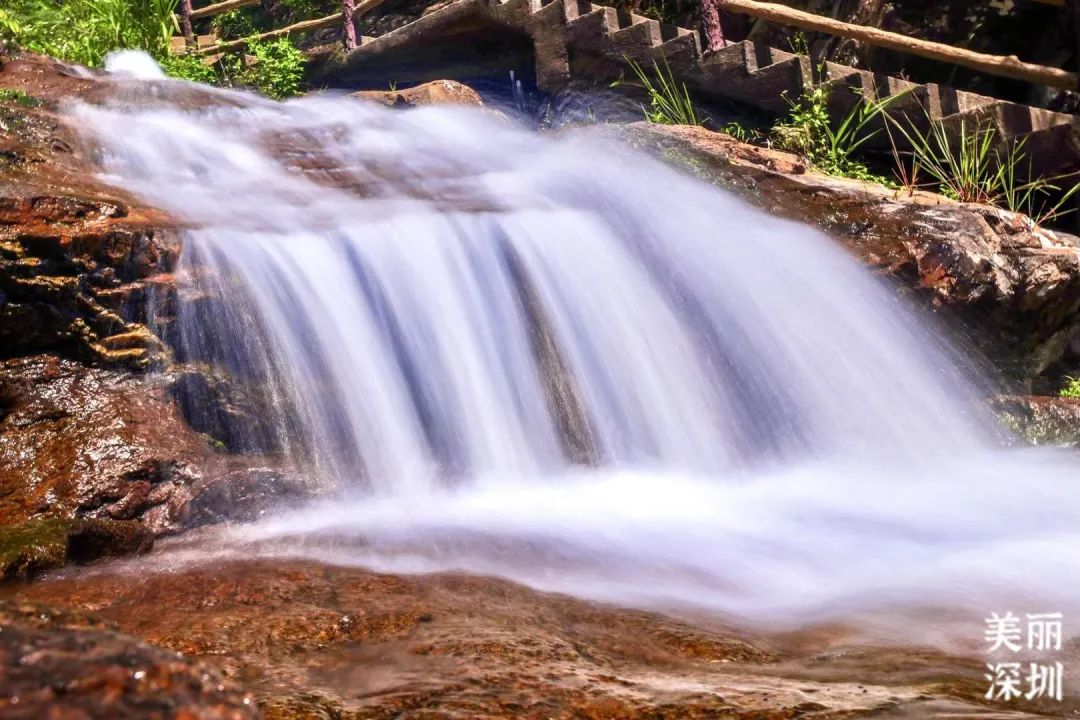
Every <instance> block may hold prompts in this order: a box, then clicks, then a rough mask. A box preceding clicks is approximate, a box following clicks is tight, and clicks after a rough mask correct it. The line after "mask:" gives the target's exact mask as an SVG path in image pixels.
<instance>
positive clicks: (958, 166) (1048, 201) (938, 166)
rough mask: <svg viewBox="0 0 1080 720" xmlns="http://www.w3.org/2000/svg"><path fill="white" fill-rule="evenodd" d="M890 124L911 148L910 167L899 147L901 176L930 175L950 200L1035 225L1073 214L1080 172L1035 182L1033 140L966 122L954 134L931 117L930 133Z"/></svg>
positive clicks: (931, 182) (932, 183)
mask: <svg viewBox="0 0 1080 720" xmlns="http://www.w3.org/2000/svg"><path fill="white" fill-rule="evenodd" d="M890 122H891V124H892V125H894V126H895V127H896V128H897V129H898V131H899V132H900V134H901V135H902V136H903V137H904V139H905V140H906V141H907V144H908V145H909V146H910V147H911V150H910V151H909V152H908V153H906V155H908V156H909V161H908V162H906V163H905V162H904V160H903V155H904V154H905V153H899V152H896V151H895V148H894V156H895V158H896V163H897V166H898V170H897V175H898V176H904V177H910V178H916V177H917V176H918V175H919V174H920V173H921V172H925V173H926V174H927V175H928V176H929V179H930V180H929V183H928V185H929V186H930V187H931V188H932V189H936V190H937V191H938V192H940V193H941V194H942V195H945V196H946V197H949V198H952V199H953V200H957V201H959V202H966V203H982V204H985V205H992V206H994V207H999V208H1003V209H1005V210H1009V211H1011V212H1015V213H1021V214H1024V215H1027V216H1028V217H1029V218H1031V220H1032V222H1033V223H1034V224H1035V225H1042V224H1044V223H1047V222H1050V221H1052V220H1055V219H1057V218H1059V217H1061V216H1063V215H1066V214H1068V213H1069V212H1072V209H1068V210H1062V208H1063V207H1064V206H1065V204H1066V203H1067V202H1068V201H1069V199H1071V198H1072V197H1073V196H1074V195H1075V194H1076V193H1077V192H1078V191H1080V182H1075V179H1076V176H1077V173H1068V174H1065V175H1057V176H1053V177H1033V173H1032V165H1031V161H1030V159H1029V158H1028V155H1027V152H1026V150H1025V144H1026V142H1027V138H1020V139H1018V140H1011V141H1005V140H1002V139H1001V138H1000V137H999V136H998V134H997V130H996V129H995V128H994V126H993V125H990V124H986V123H974V124H972V123H969V122H966V121H965V120H963V119H961V121H960V123H959V126H958V128H957V131H956V132H955V133H950V132H949V131H948V130H947V129H946V127H945V125H944V123H942V122H941V121H939V120H932V119H930V117H929V115H927V117H926V123H925V124H926V125H927V126H928V129H926V130H921V129H920V128H919V127H918V126H916V124H915V123H914V122H911V121H907V122H902V121H900V120H896V119H890ZM1025 166H1026V167H1025ZM1070 179H1072V180H1074V182H1073V183H1072V184H1071V185H1070V184H1067V183H1066V182H1065V181H1067V180H1070ZM911 182H912V183H914V182H915V181H914V180H912V181H911Z"/></svg>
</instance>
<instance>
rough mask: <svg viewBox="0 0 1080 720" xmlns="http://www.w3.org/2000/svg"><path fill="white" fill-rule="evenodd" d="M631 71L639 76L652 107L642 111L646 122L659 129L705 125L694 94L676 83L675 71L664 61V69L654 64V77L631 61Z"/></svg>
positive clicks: (628, 60) (684, 86) (654, 62)
mask: <svg viewBox="0 0 1080 720" xmlns="http://www.w3.org/2000/svg"><path fill="white" fill-rule="evenodd" d="M627 63H629V65H630V68H631V69H632V70H633V71H634V74H635V75H637V79H638V82H640V83H641V86H642V87H643V88H644V89H645V92H646V93H648V95H649V107H648V108H645V107H642V110H643V111H644V113H645V119H646V120H648V121H649V122H651V123H656V124H658V125H701V124H702V123H701V120H699V119H698V116H697V113H696V112H695V110H694V103H693V101H692V100H691V99H690V93H689V91H688V90H687V89H686V85H685V84H684V83H678V82H676V80H675V76H674V74H673V73H672V72H671V68H670V67H669V66H668V64H667V60H665V61H664V66H663V67H660V65H659V64H658V63H657V62H656V61H655V60H654V61H653V72H652V76H651V77H650V75H649V73H646V72H645V69H644V68H642V67H641V66H640V65H638V64H637V63H636V62H634V61H633V60H630V59H629V58H627Z"/></svg>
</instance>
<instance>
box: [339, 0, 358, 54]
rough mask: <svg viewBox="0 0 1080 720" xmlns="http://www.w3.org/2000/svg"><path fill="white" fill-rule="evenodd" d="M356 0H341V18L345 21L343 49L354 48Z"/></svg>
mask: <svg viewBox="0 0 1080 720" xmlns="http://www.w3.org/2000/svg"><path fill="white" fill-rule="evenodd" d="M355 16H356V0H341V18H342V20H343V21H344V22H345V49H346V50H355V49H356V19H355Z"/></svg>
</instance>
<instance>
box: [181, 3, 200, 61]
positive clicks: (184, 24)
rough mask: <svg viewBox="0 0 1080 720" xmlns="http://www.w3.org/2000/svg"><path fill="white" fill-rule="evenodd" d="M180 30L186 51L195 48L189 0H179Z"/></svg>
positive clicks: (195, 41)
mask: <svg viewBox="0 0 1080 720" xmlns="http://www.w3.org/2000/svg"><path fill="white" fill-rule="evenodd" d="M180 30H181V31H182V32H183V33H184V45H186V46H187V49H188V52H194V51H195V50H197V49H198V46H197V40H196V39H195V30H194V29H193V28H192V26H191V0H180Z"/></svg>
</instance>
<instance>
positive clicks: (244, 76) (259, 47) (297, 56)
mask: <svg viewBox="0 0 1080 720" xmlns="http://www.w3.org/2000/svg"><path fill="white" fill-rule="evenodd" d="M247 50H248V52H249V53H251V55H252V56H253V61H252V62H251V64H248V63H247V62H246V61H245V58H244V57H243V55H235V54H230V55H227V56H226V57H225V58H224V61H223V72H224V75H225V77H226V79H227V81H228V82H230V83H231V84H233V85H239V86H245V87H251V88H254V89H255V90H258V91H259V92H260V93H262V94H263V95H266V96H267V97H271V98H274V99H275V100H282V99H285V98H289V97H293V96H295V95H299V94H300V93H302V92H303V91H304V63H305V62H306V59H305V57H304V54H303V53H302V52H300V51H299V50H297V49H296V46H295V45H293V44H292V42H291V41H290V40H289V39H288V38H281V39H280V40H274V41H273V42H260V41H258V40H256V39H254V38H252V39H251V40H249V41H248V43H247Z"/></svg>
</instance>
